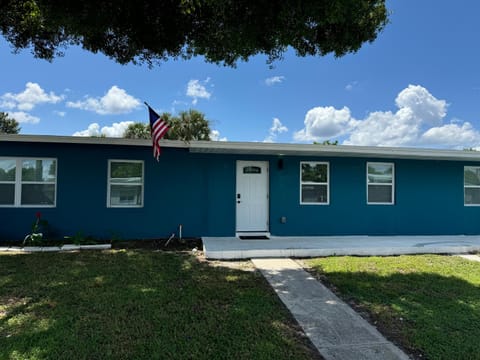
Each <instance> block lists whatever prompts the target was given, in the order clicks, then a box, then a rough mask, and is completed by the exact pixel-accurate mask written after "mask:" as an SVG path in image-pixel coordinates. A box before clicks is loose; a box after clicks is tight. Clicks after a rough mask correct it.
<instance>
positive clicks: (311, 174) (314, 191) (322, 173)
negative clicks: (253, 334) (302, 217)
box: [300, 161, 329, 205]
mask: <svg viewBox="0 0 480 360" xmlns="http://www.w3.org/2000/svg"><path fill="white" fill-rule="evenodd" d="M328 182H329V169H328V162H316V161H315V162H313V161H308V162H307V161H302V162H300V204H323V205H327V204H328V203H329V187H328Z"/></svg>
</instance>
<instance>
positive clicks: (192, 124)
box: [123, 109, 211, 141]
mask: <svg viewBox="0 0 480 360" xmlns="http://www.w3.org/2000/svg"><path fill="white" fill-rule="evenodd" d="M160 117H161V118H162V119H163V120H165V121H166V122H167V123H168V125H169V127H170V129H169V130H168V131H167V133H166V134H165V136H164V138H165V139H168V140H183V141H191V140H210V132H211V129H210V122H209V121H208V120H207V119H206V118H205V115H204V114H203V113H201V112H200V111H197V110H193V109H190V110H188V111H182V112H180V114H179V115H178V116H172V115H171V114H169V113H163V114H162V115H161V116H160ZM123 137H125V138H128V139H150V138H151V135H150V124H146V123H133V124H130V125H129V126H128V128H127V130H125V133H124V134H123Z"/></svg>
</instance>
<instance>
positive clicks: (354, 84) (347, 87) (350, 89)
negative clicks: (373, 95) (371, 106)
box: [345, 81, 358, 91]
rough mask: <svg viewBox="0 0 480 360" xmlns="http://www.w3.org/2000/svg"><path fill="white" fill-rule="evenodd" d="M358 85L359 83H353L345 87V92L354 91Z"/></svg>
mask: <svg viewBox="0 0 480 360" xmlns="http://www.w3.org/2000/svg"><path fill="white" fill-rule="evenodd" d="M357 85H358V81H352V82H351V83H348V84H347V85H346V86H345V90H347V91H352V90H353V88H354V87H356V86H357Z"/></svg>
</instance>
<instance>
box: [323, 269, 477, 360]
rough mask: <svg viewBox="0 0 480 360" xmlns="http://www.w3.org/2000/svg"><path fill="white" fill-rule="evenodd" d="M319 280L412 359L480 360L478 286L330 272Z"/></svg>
mask: <svg viewBox="0 0 480 360" xmlns="http://www.w3.org/2000/svg"><path fill="white" fill-rule="evenodd" d="M477 269H478V268H477ZM477 271H478V270H477ZM317 276H320V278H321V280H322V281H323V282H324V283H326V284H327V285H328V286H329V287H330V288H332V289H333V290H334V291H335V292H336V293H337V295H339V296H340V297H341V298H343V299H344V300H345V301H346V302H347V303H349V304H350V305H351V306H352V307H353V308H355V309H356V310H357V311H358V312H360V313H362V315H363V316H364V317H366V318H368V319H369V320H370V322H373V323H374V324H375V325H376V326H377V327H378V328H379V330H380V331H381V332H382V333H384V334H385V335H386V336H387V337H388V338H389V339H391V340H393V341H394V342H396V343H398V344H400V345H401V346H402V347H404V348H406V349H407V351H410V353H413V354H416V355H417V356H418V355H422V356H421V358H423V359H424V358H428V359H478V358H479V356H480V355H479V354H480V342H479V340H478V339H479V338H480V326H479V324H480V287H479V286H478V285H475V284H472V283H470V282H468V281H465V280H464V279H461V278H459V277H455V276H441V275H438V274H434V273H426V272H425V273H403V274H402V273H393V274H388V275H378V274H374V273H372V272H355V271H350V272H344V271H342V272H335V271H333V272H332V271H329V272H328V273H325V274H319V273H318V272H317ZM418 358H420V356H418Z"/></svg>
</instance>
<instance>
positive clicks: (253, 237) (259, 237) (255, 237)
mask: <svg viewBox="0 0 480 360" xmlns="http://www.w3.org/2000/svg"><path fill="white" fill-rule="evenodd" d="M239 238H240V240H269V237H268V236H265V235H241V236H239Z"/></svg>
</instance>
